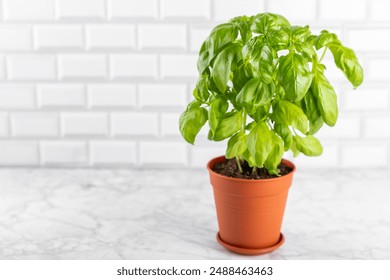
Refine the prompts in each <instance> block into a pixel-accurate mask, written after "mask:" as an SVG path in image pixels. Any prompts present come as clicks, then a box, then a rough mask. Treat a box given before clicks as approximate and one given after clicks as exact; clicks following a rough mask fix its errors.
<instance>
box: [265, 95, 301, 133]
mask: <svg viewBox="0 0 390 280" xmlns="http://www.w3.org/2000/svg"><path fill="white" fill-rule="evenodd" d="M272 109H273V112H272V115H271V118H272V119H273V120H274V121H275V122H276V123H280V124H284V125H291V126H292V127H294V128H296V129H298V130H299V131H300V132H302V133H304V134H305V133H306V132H307V130H308V129H309V124H308V122H309V121H308V119H307V117H306V115H305V113H304V112H303V111H302V109H301V108H299V107H298V106H297V105H295V104H293V103H291V102H289V101H286V100H279V101H278V102H275V103H274V104H273V106H272Z"/></svg>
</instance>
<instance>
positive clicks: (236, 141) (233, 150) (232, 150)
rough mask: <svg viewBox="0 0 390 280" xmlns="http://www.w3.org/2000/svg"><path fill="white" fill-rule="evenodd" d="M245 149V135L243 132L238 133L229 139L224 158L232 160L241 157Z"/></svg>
mask: <svg viewBox="0 0 390 280" xmlns="http://www.w3.org/2000/svg"><path fill="white" fill-rule="evenodd" d="M246 149H247V146H246V135H245V133H243V132H238V133H236V134H234V135H233V136H232V138H230V139H229V141H228V144H227V149H226V154H225V156H226V158H228V159H229V158H234V157H236V156H240V155H242V154H243V153H244V152H245V151H246Z"/></svg>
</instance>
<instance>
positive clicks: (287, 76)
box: [277, 52, 312, 102]
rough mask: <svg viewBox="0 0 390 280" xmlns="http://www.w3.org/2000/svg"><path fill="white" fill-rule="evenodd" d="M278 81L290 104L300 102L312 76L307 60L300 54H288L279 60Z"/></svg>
mask: <svg viewBox="0 0 390 280" xmlns="http://www.w3.org/2000/svg"><path fill="white" fill-rule="evenodd" d="M279 61H280V63H279V72H278V76H277V78H278V81H279V83H280V84H281V85H282V87H283V89H284V91H285V92H286V96H285V97H286V98H287V99H288V100H290V101H291V102H295V101H298V100H301V99H302V98H303V97H304V96H305V94H306V92H307V90H308V89H309V87H310V84H311V80H312V75H311V73H310V68H309V64H308V62H307V60H306V59H305V58H304V57H303V56H301V55H300V54H297V53H294V52H290V53H289V54H288V55H286V56H282V57H281V58H280V60H279Z"/></svg>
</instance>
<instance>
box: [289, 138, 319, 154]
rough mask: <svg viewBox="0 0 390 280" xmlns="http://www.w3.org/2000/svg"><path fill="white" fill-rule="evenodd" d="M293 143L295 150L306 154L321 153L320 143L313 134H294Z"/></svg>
mask: <svg viewBox="0 0 390 280" xmlns="http://www.w3.org/2000/svg"><path fill="white" fill-rule="evenodd" d="M294 143H295V145H296V148H297V150H298V151H300V152H302V153H303V154H305V155H307V156H319V155H321V154H322V146H321V143H320V141H318V139H317V138H315V137H314V136H313V135H309V136H306V137H300V136H294Z"/></svg>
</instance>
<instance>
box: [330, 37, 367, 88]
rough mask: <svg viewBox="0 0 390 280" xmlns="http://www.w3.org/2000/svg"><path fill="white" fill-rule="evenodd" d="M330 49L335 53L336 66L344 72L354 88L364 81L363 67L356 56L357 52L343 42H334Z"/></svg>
mask: <svg viewBox="0 0 390 280" xmlns="http://www.w3.org/2000/svg"><path fill="white" fill-rule="evenodd" d="M329 49H330V51H331V52H332V54H333V57H334V62H335V63H336V66H337V67H338V68H339V69H340V70H341V71H342V72H343V73H344V75H345V76H346V77H347V79H348V80H349V81H350V83H351V84H352V85H353V86H354V88H356V87H358V86H360V85H361V83H362V82H363V76H364V74H363V68H362V66H361V65H360V63H359V60H358V59H357V57H356V54H355V52H354V51H353V50H352V49H350V48H347V47H344V46H342V45H341V43H339V44H338V43H332V44H330V45H329Z"/></svg>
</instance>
